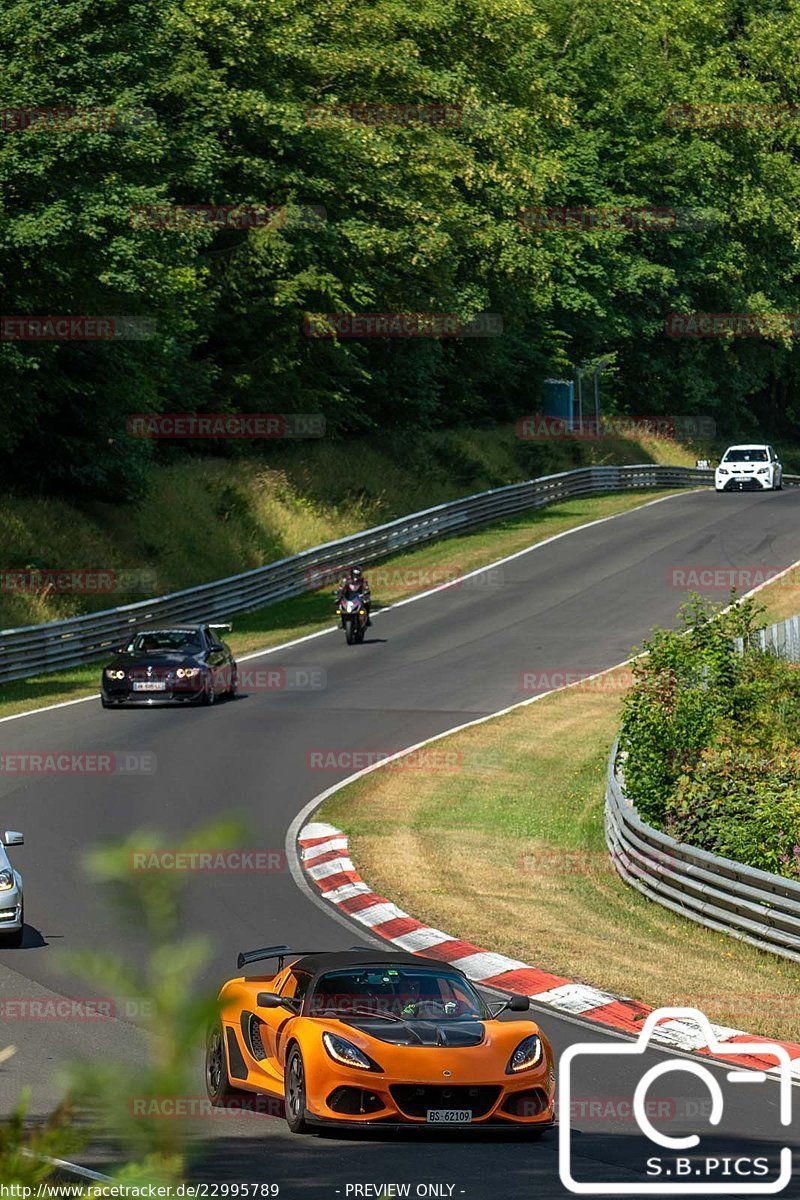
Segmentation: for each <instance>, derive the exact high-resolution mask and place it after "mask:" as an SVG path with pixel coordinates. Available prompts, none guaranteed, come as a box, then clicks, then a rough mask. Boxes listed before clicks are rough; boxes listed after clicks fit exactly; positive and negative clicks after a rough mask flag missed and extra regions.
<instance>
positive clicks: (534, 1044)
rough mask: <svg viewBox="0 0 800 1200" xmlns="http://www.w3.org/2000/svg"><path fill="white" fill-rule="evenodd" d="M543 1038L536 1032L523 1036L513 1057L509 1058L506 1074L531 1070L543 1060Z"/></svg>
mask: <svg viewBox="0 0 800 1200" xmlns="http://www.w3.org/2000/svg"><path fill="white" fill-rule="evenodd" d="M542 1053H543V1051H542V1039H541V1038H540V1037H539V1036H538V1035H537V1034H535V1033H532V1034H531V1036H530V1037H526V1038H523V1040H522V1041H521V1042H520V1044H519V1045H518V1046H517V1048H516V1050H515V1051H514V1053H513V1054H512V1055H511V1058H510V1059H509V1060H508V1066H507V1067H506V1075H516V1074H517V1073H518V1072H519V1071H530V1069H531V1067H535V1066H536V1065H537V1064H538V1063H540V1062H541V1061H542Z"/></svg>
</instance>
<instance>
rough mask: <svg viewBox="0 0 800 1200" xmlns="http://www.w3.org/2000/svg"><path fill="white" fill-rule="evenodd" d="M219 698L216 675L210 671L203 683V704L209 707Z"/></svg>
mask: <svg viewBox="0 0 800 1200" xmlns="http://www.w3.org/2000/svg"><path fill="white" fill-rule="evenodd" d="M216 698H217V693H216V692H215V691H214V677H213V676H212V674H211V672H210V671H209V672H208V674H207V675H206V678H205V683H204V684H203V704H205V705H206V707H208V706H209V705H211V704H213V703H214V701H215V700H216Z"/></svg>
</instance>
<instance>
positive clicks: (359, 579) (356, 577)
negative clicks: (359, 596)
mask: <svg viewBox="0 0 800 1200" xmlns="http://www.w3.org/2000/svg"><path fill="white" fill-rule="evenodd" d="M350 578H351V579H352V581H353V583H363V581H364V572H363V571H362V570H361V567H351V568H350Z"/></svg>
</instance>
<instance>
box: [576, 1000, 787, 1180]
mask: <svg viewBox="0 0 800 1200" xmlns="http://www.w3.org/2000/svg"><path fill="white" fill-rule="evenodd" d="M675 1020H678V1021H681V1022H685V1021H691V1022H694V1023H695V1024H696V1025H697V1027H698V1029H699V1032H700V1034H701V1035H702V1038H703V1041H704V1043H705V1046H706V1047H707V1049H708V1052H709V1054H710V1055H711V1056H712V1057H713V1056H719V1055H724V1056H725V1057H726V1058H734V1057H738V1056H741V1057H743V1058H747V1057H751V1056H755V1057H758V1058H774V1059H775V1062H776V1067H775V1068H774V1069H772V1070H771V1071H770V1072H769V1075H767V1073H766V1072H764V1071H757V1070H752V1069H750V1068H745V1069H742V1070H736V1069H734V1068H733V1067H732V1068H731V1069H729V1070H728V1071H727V1072H723V1074H725V1075H726V1077H727V1080H728V1082H729V1083H731V1084H738V1083H746V1084H748V1085H751V1086H752V1085H753V1084H759V1083H763V1084H767V1085H769V1082H770V1080H774V1082H775V1084H776V1085H777V1089H778V1120H779V1122H780V1124H781V1126H784V1127H785V1126H788V1125H790V1124H791V1121H792V1060H791V1058H790V1056H789V1052H788V1050H787V1049H786V1048H785V1046H781V1045H779V1044H778V1043H775V1042H762V1041H759V1042H736V1043H731V1042H727V1043H724V1044H723V1043H721V1042H720V1041H719V1040H718V1039H717V1037H716V1036H715V1034H714V1029H713V1027H712V1025H711V1022H710V1021H709V1019H708V1017H706V1016H705V1014H704V1013H702V1012H700V1011H699V1010H698V1009H696V1008H660V1009H656V1010H655V1011H654V1012H652V1013H651V1014H650V1015H649V1017H648V1018H647V1020H646V1022H645V1024H644V1025H643V1027H642V1030H641V1033H640V1034H639V1037H638V1038H637V1040H636V1041H635V1042H633V1043H632V1044H630V1045H623V1046H619V1045H604V1044H603V1043H600V1042H578V1043H575V1044H574V1045H572V1046H569V1047H568V1048H567V1049H566V1050H565V1052H564V1053H563V1054H562V1056H561V1061H560V1075H559V1093H560V1096H559V1112H560V1119H559V1173H560V1176H561V1182H562V1184H563V1186H564V1187H565V1188H566V1189H567V1191H569V1192H572V1193H573V1195H577V1196H612V1195H613V1196H622V1195H633V1196H637V1197H640V1196H692V1195H694V1196H714V1195H717V1196H753V1195H761V1196H766V1195H776V1194H777V1193H779V1192H782V1191H783V1190H784V1189H785V1188H786V1187H787V1185H788V1184H789V1183H790V1182H791V1179H792V1151H791V1148H790V1147H789V1146H784V1147H782V1148H781V1150H780V1154H779V1156H777V1158H776V1166H777V1165H778V1164H779V1171H778V1173H777V1175H775V1176H774V1177H772V1178H769V1179H766V1178H764V1177H763V1176H765V1175H767V1174H769V1173H770V1172H769V1169H768V1165H767V1166H766V1167H763V1168H759V1169H756V1170H753V1169H752V1164H753V1163H766V1162H767V1160H766V1159H748V1158H746V1157H745V1156H744V1155H742V1156H741V1157H740V1158H739V1159H736V1160H732V1159H725V1160H720V1159H719V1158H716V1157H713V1158H711V1157H705V1158H704V1157H703V1156H702V1155H696V1156H695V1157H694V1158H689V1157H683V1156H684V1155H685V1154H686V1152H687V1151H693V1150H696V1149H697V1147H699V1146H700V1144H701V1139H700V1136H699V1135H698V1134H696V1133H689V1134H684V1135H683V1136H670V1135H669V1134H667V1133H664V1132H663V1131H662V1130H660V1129H657V1128H656V1127H655V1126H654V1125H653V1123H652V1121H651V1120H650V1116H649V1115H648V1111H647V1107H648V1105H647V1101H648V1091H649V1089H650V1088H651V1086H652V1084H653V1083H655V1082H656V1080H659V1079H663V1078H664V1077H665V1076H668V1075H670V1074H677V1073H678V1072H683V1073H684V1075H686V1074H688V1075H691V1076H694V1077H695V1078H696V1079H699V1080H700V1081H701V1082H702V1083H703V1085H704V1086H705V1087H706V1088H707V1090H708V1093H709V1095H710V1109H709V1115H708V1122H709V1124H710V1125H711V1126H713V1127H719V1126H720V1124H721V1122H722V1119H723V1115H724V1108H725V1101H724V1096H723V1092H722V1088H721V1087H720V1083H719V1077H720V1072H719V1070H716V1071H712V1070H710V1069H709V1067H707V1066H704V1065H703V1064H702V1063H700V1062H693V1061H691V1060H688V1059H683V1058H679V1059H674V1060H667V1061H666V1062H660V1063H657V1064H656V1065H655V1066H651V1067H650V1068H649V1069H648V1070H646V1071H645V1072H644V1073H643V1074H642V1075H641V1077H640V1078H639V1080H638V1083H637V1084H636V1088H635V1091H634V1093H633V1106H632V1107H633V1116H634V1119H635V1122H636V1125H637V1126H638V1130H639V1132H640V1133H641V1134H643V1135H644V1137H645V1138H646V1139H647V1140H648V1142H649V1143H652V1144H653V1146H657V1147H659V1148H660V1149H661V1150H662V1151H664V1155H663V1160H662V1158H660V1157H657V1158H648V1159H647V1175H648V1176H650V1175H656V1177H657V1181H652V1182H651V1181H648V1182H640V1181H635V1182H630V1181H629V1180H628V1181H621V1182H614V1181H612V1180H609V1181H608V1182H607V1183H603V1182H597V1181H594V1180H593V1181H591V1182H588V1181H580V1180H577V1179H575V1177H574V1174H573V1165H574V1164H573V1153H572V1151H573V1133H574V1130H573V1128H572V1122H571V1112H572V1096H573V1080H574V1072H573V1062H574V1060H575V1059H576V1058H579V1059H598V1058H599V1059H601V1062H600V1063H596V1062H595V1063H594V1064H593V1065H594V1067H595V1069H597V1068H598V1067H601V1066H602V1059H603V1058H608V1057H609V1056H610V1057H612V1058H613V1059H614V1060H616V1061H615V1063H614V1066H618V1065H619V1063H618V1060H619V1059H625V1058H630V1060H631V1063H630V1066H631V1070H632V1074H634V1073H636V1066H637V1063H636V1059H637V1056H638V1057H641V1056H642V1055H644V1054H645V1052H646V1051H648V1050H651V1049H652V1050H663V1049H665V1045H664V1044H663V1043H659V1041H658V1040H653V1035H654V1033H655V1031H656V1028H657V1026H658V1025H659V1024H660V1023H661V1022H662V1021H675ZM590 1065H592V1064H590ZM609 1066H611V1064H609ZM678 1155H681V1157H678ZM662 1161H663V1163H670V1164H671V1165H670V1166H664V1165H662ZM721 1162H724V1163H725V1165H726V1173H725V1178H724V1179H722V1180H715V1179H714V1173H715V1171H717V1172H718V1169H719V1167H720V1164H721ZM732 1163H733V1164H734V1167H735V1170H734V1169H732V1167H731V1164H732ZM742 1163H744V1164H750V1165H751V1169H749V1170H745V1169H744V1168H742V1167H741V1164H742ZM653 1164H658V1165H657V1166H654V1165H653ZM773 1174H774V1173H773ZM754 1175H755V1176H761V1178H759V1180H758V1181H757V1182H756V1181H755V1180H754V1179H753V1178H752V1176H754ZM746 1176H750V1177H749V1178H748V1177H746Z"/></svg>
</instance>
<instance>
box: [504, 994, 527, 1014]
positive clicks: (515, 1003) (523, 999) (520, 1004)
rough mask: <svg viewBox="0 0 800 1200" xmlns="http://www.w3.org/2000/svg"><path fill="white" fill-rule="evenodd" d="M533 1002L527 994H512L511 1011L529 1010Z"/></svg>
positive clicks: (509, 1005) (509, 1003)
mask: <svg viewBox="0 0 800 1200" xmlns="http://www.w3.org/2000/svg"><path fill="white" fill-rule="evenodd" d="M530 1006H531V1002H530V1000H529V998H528V997H527V996H512V997H511V999H510V1000H509V1002H508V1007H509V1010H510V1011H511V1012H527V1011H528V1009H529V1008H530Z"/></svg>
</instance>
